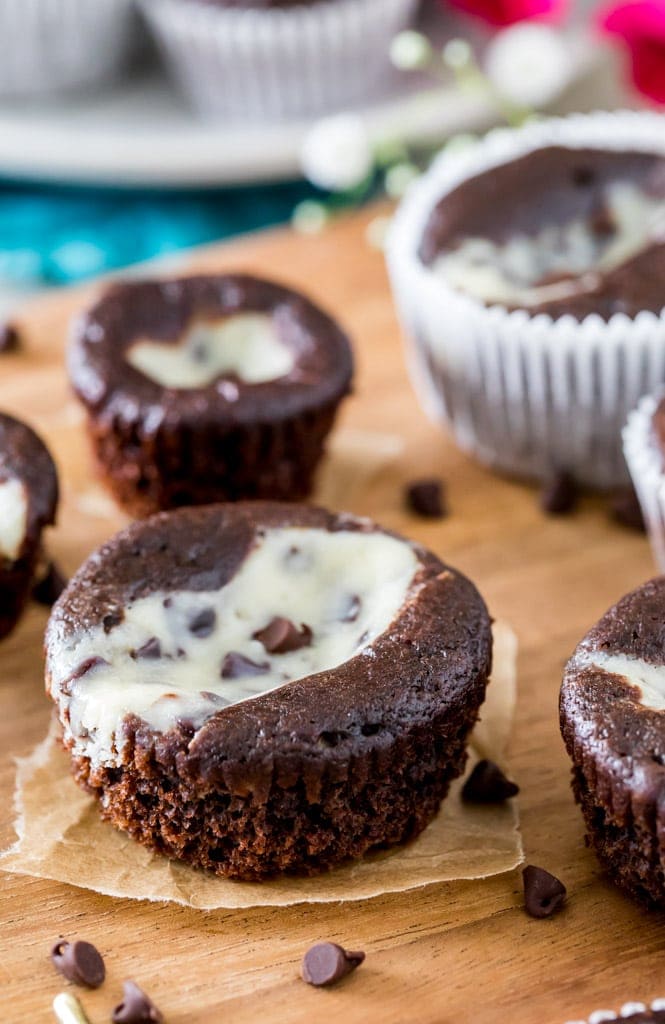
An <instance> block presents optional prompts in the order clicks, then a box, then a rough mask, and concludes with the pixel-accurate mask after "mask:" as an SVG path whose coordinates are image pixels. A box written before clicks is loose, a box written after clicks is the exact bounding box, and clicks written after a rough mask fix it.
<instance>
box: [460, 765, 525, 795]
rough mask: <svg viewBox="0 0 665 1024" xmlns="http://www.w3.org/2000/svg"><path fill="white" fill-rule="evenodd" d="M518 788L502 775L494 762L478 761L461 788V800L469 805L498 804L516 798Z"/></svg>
mask: <svg viewBox="0 0 665 1024" xmlns="http://www.w3.org/2000/svg"><path fill="white" fill-rule="evenodd" d="M519 791H520V788H519V786H518V785H516V783H514V782H511V781H510V779H507V778H506V776H505V775H504V774H503V772H502V771H501V769H500V768H499V766H498V765H497V764H494V761H487V760H483V761H479V762H478V764H477V765H476V766H475V767H474V769H473V771H472V772H471V774H470V775H469V777H468V779H467V780H466V782H465V783H464V786H463V788H462V799H463V800H466V801H467V802H468V803H471V804H500V803H502V802H503V801H504V800H508V798H509V797H511V796H517V794H518V793H519Z"/></svg>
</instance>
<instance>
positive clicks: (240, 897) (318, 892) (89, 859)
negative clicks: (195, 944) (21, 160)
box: [0, 623, 523, 910]
mask: <svg viewBox="0 0 665 1024" xmlns="http://www.w3.org/2000/svg"><path fill="white" fill-rule="evenodd" d="M516 651H517V641H516V638H515V635H514V633H513V632H512V630H511V629H510V628H509V627H508V626H507V625H505V624H504V623H496V624H495V626H494V671H493V675H492V682H491V684H490V686H489V688H488V691H487V700H486V702H485V704H484V705H483V708H482V710H481V720H480V721H479V722H478V724H477V725H476V728H475V730H474V732H473V737H472V741H471V750H470V755H471V756H470V757H469V764H468V766H467V770H470V769H471V767H472V766H473V764H474V763H475V762H476V761H477V760H478V758H479V757H489V758H491V759H493V760H496V761H498V762H500V763H503V762H504V755H505V749H506V745H507V742H508V739H509V735H510V729H511V725H512V719H513V710H514V706H515V689H516V687H515V659H516ZM461 785H462V783H461V781H459V782H457V783H455V784H454V785H453V787H452V790H451V793H450V795H449V796H448V798H447V799H446V800H445V801H444V803H443V805H442V809H441V811H440V812H439V814H438V816H437V817H436V818H435V820H434V821H433V822H432V824H431V825H429V827H428V828H427V829H425V831H424V832H423V833H422V835H421V836H419V838H418V839H416V840H414V841H413V842H411V843H408V844H406V845H404V846H402V847H399V848H397V849H394V850H391V851H388V852H382V853H377V854H372V855H370V856H367V857H365V858H364V859H363V860H361V861H359V862H358V863H355V864H351V865H349V866H345V867H341V868H337V869H336V870H334V871H330V872H327V873H325V874H322V875H317V876H315V877H313V878H294V877H289V878H279V879H276V880H273V881H268V882H235V881H229V880H228V879H224V878H218V877H216V876H215V875H212V874H209V873H207V872H204V871H200V870H197V869H195V868H191V867H189V866H187V865H184V864H180V863H177V862H175V861H170V860H168V859H167V858H166V857H164V856H162V855H160V854H156V853H151V852H150V851H149V850H147V849H145V848H144V847H142V846H139V844H138V843H136V842H134V841H133V840H132V839H130V838H129V837H128V836H126V835H124V834H123V833H122V832H119V831H117V830H116V829H115V828H113V826H111V825H109V824H108V823H106V822H103V821H102V820H101V818H100V817H99V814H98V811H97V806H96V802H95V800H94V799H93V798H92V797H90V796H88V795H87V794H86V793H85V792H84V791H83V790H82V789H80V788H79V787H78V786H77V785H76V783H75V782H74V780H73V779H72V777H71V775H70V773H69V758H68V756H67V755H66V754H65V753H64V752H63V750H62V749H61V748H60V746H59V745H58V743H57V740H56V727H55V726H53V727H52V728H51V731H50V733H49V735H48V736H47V737H46V739H45V740H44V741H43V742H42V743H40V744H39V746H38V747H37V748H36V749H35V750H34V751H33V752H32V754H31V755H30V756H29V757H26V758H24V759H22V760H20V761H19V762H18V771H17V785H16V794H15V802H16V810H17V815H18V816H17V820H16V822H15V829H16V832H17V835H18V840H17V842H16V843H15V845H14V846H13V847H12V848H11V849H9V850H8V851H7V852H6V853H5V854H4V855H3V856H2V858H0V868H2V869H3V870H5V871H10V872H13V873H15V874H27V875H34V876H36V877H38V878H50V879H53V880H54V881H58V882H67V883H68V884H69V885H76V886H80V887H81V888H84V889H93V890H95V891H96V892H99V893H103V894H104V895H107V896H117V897H123V898H127V899H139V900H153V901H169V902H173V903H180V904H183V905H184V906H188V907H195V908H198V909H201V910H216V909H222V908H224V909H228V910H235V909H247V908H249V907H259V906H275V907H285V906H289V905H291V904H294V903H331V902H337V901H346V900H363V899H370V898H371V897H374V896H380V895H382V894H383V893H394V892H405V891H406V890H408V889H416V888H419V887H421V886H425V885H431V884H433V883H436V882H448V881H452V880H454V879H471V878H486V877H488V876H489V875H495V874H499V873H501V872H504V871H509V870H510V869H511V868H514V867H516V866H517V865H518V864H520V863H521V861H522V859H523V854H522V842H521V838H520V833H519V825H518V813H517V806H516V802H515V800H512V801H508V802H506V803H505V804H500V805H497V806H472V805H469V804H465V803H463V802H462V801H461V799H460V789H461Z"/></svg>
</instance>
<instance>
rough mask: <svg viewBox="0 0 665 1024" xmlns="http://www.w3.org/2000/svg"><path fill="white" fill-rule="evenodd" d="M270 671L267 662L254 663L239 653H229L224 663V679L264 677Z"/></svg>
mask: <svg viewBox="0 0 665 1024" xmlns="http://www.w3.org/2000/svg"><path fill="white" fill-rule="evenodd" d="M269 671H270V665H268V664H266V663H265V662H257V661H252V659H251V658H246V657H245V655H244V654H239V653H238V651H229V653H228V654H227V655H226V657H225V658H224V661H223V662H222V673H221V674H222V679H241V678H242V677H243V676H262V675H265V673H266V672H269Z"/></svg>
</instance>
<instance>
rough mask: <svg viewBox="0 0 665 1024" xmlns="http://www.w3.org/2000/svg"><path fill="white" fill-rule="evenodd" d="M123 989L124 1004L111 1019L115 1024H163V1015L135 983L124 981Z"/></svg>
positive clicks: (119, 1006)
mask: <svg viewBox="0 0 665 1024" xmlns="http://www.w3.org/2000/svg"><path fill="white" fill-rule="evenodd" d="M122 989H123V998H122V1002H121V1003H118V1005H117V1006H116V1007H115V1009H114V1010H113V1015H112V1017H111V1020H112V1021H113V1024H162V1021H163V1020H164V1017H163V1015H162V1013H161V1012H160V1011H159V1010H158V1009H157V1007H156V1006H155V1004H154V1003H153V1001H152V999H150V998H149V997H148V996H147V995H146V994H145V992H144V991H143V989H141V988H139V986H138V985H137V984H136V982H135V981H130V980H128V981H124V982H123V983H122Z"/></svg>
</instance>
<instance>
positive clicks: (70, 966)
mask: <svg viewBox="0 0 665 1024" xmlns="http://www.w3.org/2000/svg"><path fill="white" fill-rule="evenodd" d="M51 960H52V961H53V964H54V966H55V968H56V970H58V971H60V973H61V974H62V975H64V977H65V978H67V981H73V982H74V984H75V985H85V986H86V987H87V988H99V986H100V985H101V984H102V983H103V981H104V978H105V977H106V968H105V967H104V961H103V959H102V956H101V953H100V952H99V950H97V949H96V948H95V947H94V946H93V945H92V943H90V942H79V941H77V942H67V940H66V939H60V940H59V941H58V942H56V944H55V945H54V946H53V949H52V950H51Z"/></svg>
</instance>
